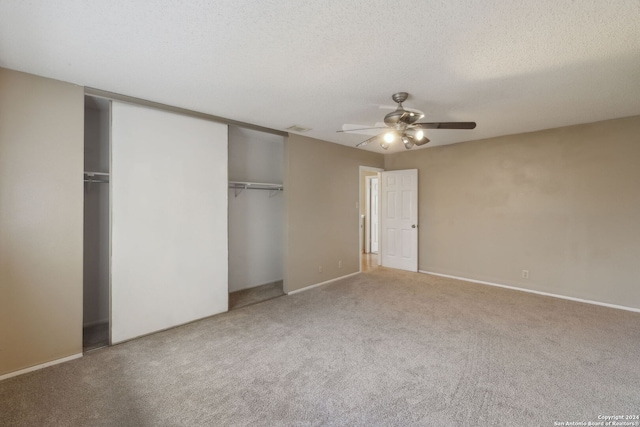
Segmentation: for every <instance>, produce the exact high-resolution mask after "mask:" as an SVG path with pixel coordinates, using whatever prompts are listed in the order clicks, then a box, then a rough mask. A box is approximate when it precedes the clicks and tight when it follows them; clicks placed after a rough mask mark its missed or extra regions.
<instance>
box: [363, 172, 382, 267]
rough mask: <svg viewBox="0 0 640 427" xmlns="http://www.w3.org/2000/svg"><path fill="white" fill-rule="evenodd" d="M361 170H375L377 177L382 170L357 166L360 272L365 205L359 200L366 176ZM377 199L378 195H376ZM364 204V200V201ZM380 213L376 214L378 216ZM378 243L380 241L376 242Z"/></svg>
mask: <svg viewBox="0 0 640 427" xmlns="http://www.w3.org/2000/svg"><path fill="white" fill-rule="evenodd" d="M363 172H376V173H377V174H378V178H379V177H380V172H384V169H382V168H376V167H373V166H362V165H361V166H359V167H358V202H357V206H358V229H359V238H358V271H359V272H362V246H363V244H364V222H363V221H362V215H363V214H365V212H366V206H360V205H361V203H360V201H361V200H362V187H363V186H365V185H366V176H365V175H363ZM379 190H380V185H379V184H378V191H379ZM378 200H379V196H378ZM365 204H366V201H365ZM379 210H380V203H379V202H378V211H379ZM379 216H380V215H379V214H378V217H379ZM378 235H380V220H379V219H378ZM378 244H380V242H379V243H378ZM378 254H380V247H378ZM378 265H380V256H378Z"/></svg>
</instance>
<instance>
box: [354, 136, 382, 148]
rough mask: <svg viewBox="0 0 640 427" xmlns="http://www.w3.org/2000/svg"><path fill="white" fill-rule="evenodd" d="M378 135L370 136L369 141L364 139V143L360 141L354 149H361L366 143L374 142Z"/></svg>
mask: <svg viewBox="0 0 640 427" xmlns="http://www.w3.org/2000/svg"><path fill="white" fill-rule="evenodd" d="M379 136H380V135H376V136H372V137H371V138H369V139H365V140H364V141H362V142H361V143H359V144H356V147H362V146H364V145H367V144H368V143H370V142H372V141H373V140H375V139H376V138H377V137H379Z"/></svg>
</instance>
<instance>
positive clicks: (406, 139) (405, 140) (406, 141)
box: [402, 135, 413, 150]
mask: <svg viewBox="0 0 640 427" xmlns="http://www.w3.org/2000/svg"><path fill="white" fill-rule="evenodd" d="M402 143H403V144H404V148H406V149H407V150H408V149H409V148H411V147H413V138H411V137H410V136H409V135H405V136H403V137H402Z"/></svg>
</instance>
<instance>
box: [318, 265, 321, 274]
mask: <svg viewBox="0 0 640 427" xmlns="http://www.w3.org/2000/svg"><path fill="white" fill-rule="evenodd" d="M318 273H322V266H321V265H319V266H318Z"/></svg>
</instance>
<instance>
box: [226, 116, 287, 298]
mask: <svg viewBox="0 0 640 427" xmlns="http://www.w3.org/2000/svg"><path fill="white" fill-rule="evenodd" d="M283 165H284V137H282V136H280V135H273V134H269V133H265V132H259V131H255V130H250V129H245V128H241V127H236V126H229V194H228V200H229V310H233V309H238V308H241V307H246V306H248V305H252V304H256V303H259V302H263V301H267V300H270V299H273V298H277V297H280V296H283V295H285V293H284V291H283V288H282V286H283V276H284V197H283V191H284V189H283V186H282V182H283V181H282V180H283Z"/></svg>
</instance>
